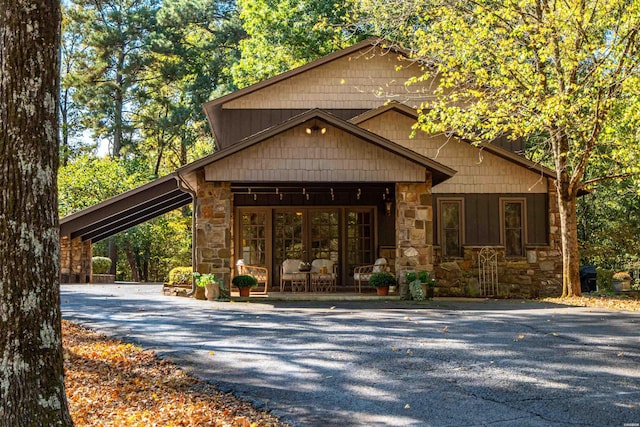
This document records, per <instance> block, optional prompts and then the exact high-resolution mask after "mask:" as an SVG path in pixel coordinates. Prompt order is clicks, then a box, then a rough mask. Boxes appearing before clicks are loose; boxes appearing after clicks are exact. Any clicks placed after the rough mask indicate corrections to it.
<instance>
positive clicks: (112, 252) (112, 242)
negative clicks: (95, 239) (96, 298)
mask: <svg viewBox="0 0 640 427" xmlns="http://www.w3.org/2000/svg"><path fill="white" fill-rule="evenodd" d="M109 258H110V259H111V267H109V274H113V275H114V276H115V275H116V274H117V272H118V244H117V243H116V239H115V237H111V238H109Z"/></svg>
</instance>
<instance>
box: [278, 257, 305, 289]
mask: <svg viewBox="0 0 640 427" xmlns="http://www.w3.org/2000/svg"><path fill="white" fill-rule="evenodd" d="M301 263H302V260H301V259H285V260H284V261H282V264H281V265H280V292H284V289H285V285H286V282H289V283H290V285H291V291H292V292H296V291H300V290H302V291H304V290H305V289H306V287H307V286H306V280H307V275H306V274H305V273H303V272H301V271H300V264H301Z"/></svg>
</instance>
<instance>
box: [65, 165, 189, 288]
mask: <svg viewBox="0 0 640 427" xmlns="http://www.w3.org/2000/svg"><path fill="white" fill-rule="evenodd" d="M192 201H193V198H192V195H191V193H190V191H189V190H188V189H186V188H184V187H183V186H181V184H180V181H179V178H178V177H177V176H174V175H167V176H164V177H162V178H158V179H156V180H154V181H152V182H150V183H148V184H145V185H143V186H140V187H138V188H134V189H133V190H129V191H127V192H125V193H122V194H120V195H118V196H116V197H113V198H111V199H108V200H105V201H104V202H101V203H98V204H96V205H93V206H90V207H88V208H86V209H83V210H81V211H79V212H76V213H74V214H72V215H69V216H66V217H64V218H62V219H60V267H61V268H60V282H61V283H89V282H90V281H91V275H92V273H91V258H92V255H93V250H92V244H93V243H95V242H99V241H100V240H104V239H106V238H108V237H111V236H113V235H115V234H117V233H119V232H121V231H124V230H126V229H128V228H130V227H133V226H135V225H138V224H141V223H143V222H145V221H148V220H150V219H152V218H155V217H157V216H160V215H163V214H165V213H167V212H170V211H172V210H174V209H178V208H181V207H183V206H185V205H188V204H189V203H191V202H192Z"/></svg>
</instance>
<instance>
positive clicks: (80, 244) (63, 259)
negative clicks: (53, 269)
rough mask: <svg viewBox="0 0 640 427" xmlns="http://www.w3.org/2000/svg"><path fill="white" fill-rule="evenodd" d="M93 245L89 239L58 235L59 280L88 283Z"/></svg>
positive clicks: (89, 280) (62, 281)
mask: <svg viewBox="0 0 640 427" xmlns="http://www.w3.org/2000/svg"><path fill="white" fill-rule="evenodd" d="M92 258H93V246H92V244H91V240H85V241H82V238H80V237H76V238H75V239H71V236H69V235H66V236H60V282H61V283H90V282H91V268H92V265H91V260H92Z"/></svg>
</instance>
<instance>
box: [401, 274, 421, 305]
mask: <svg viewBox="0 0 640 427" xmlns="http://www.w3.org/2000/svg"><path fill="white" fill-rule="evenodd" d="M405 277H406V278H407V283H408V284H409V294H410V295H411V299H413V300H415V301H424V292H423V291H422V282H420V279H418V274H417V273H416V272H415V271H413V270H410V271H407V274H406V275H405Z"/></svg>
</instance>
